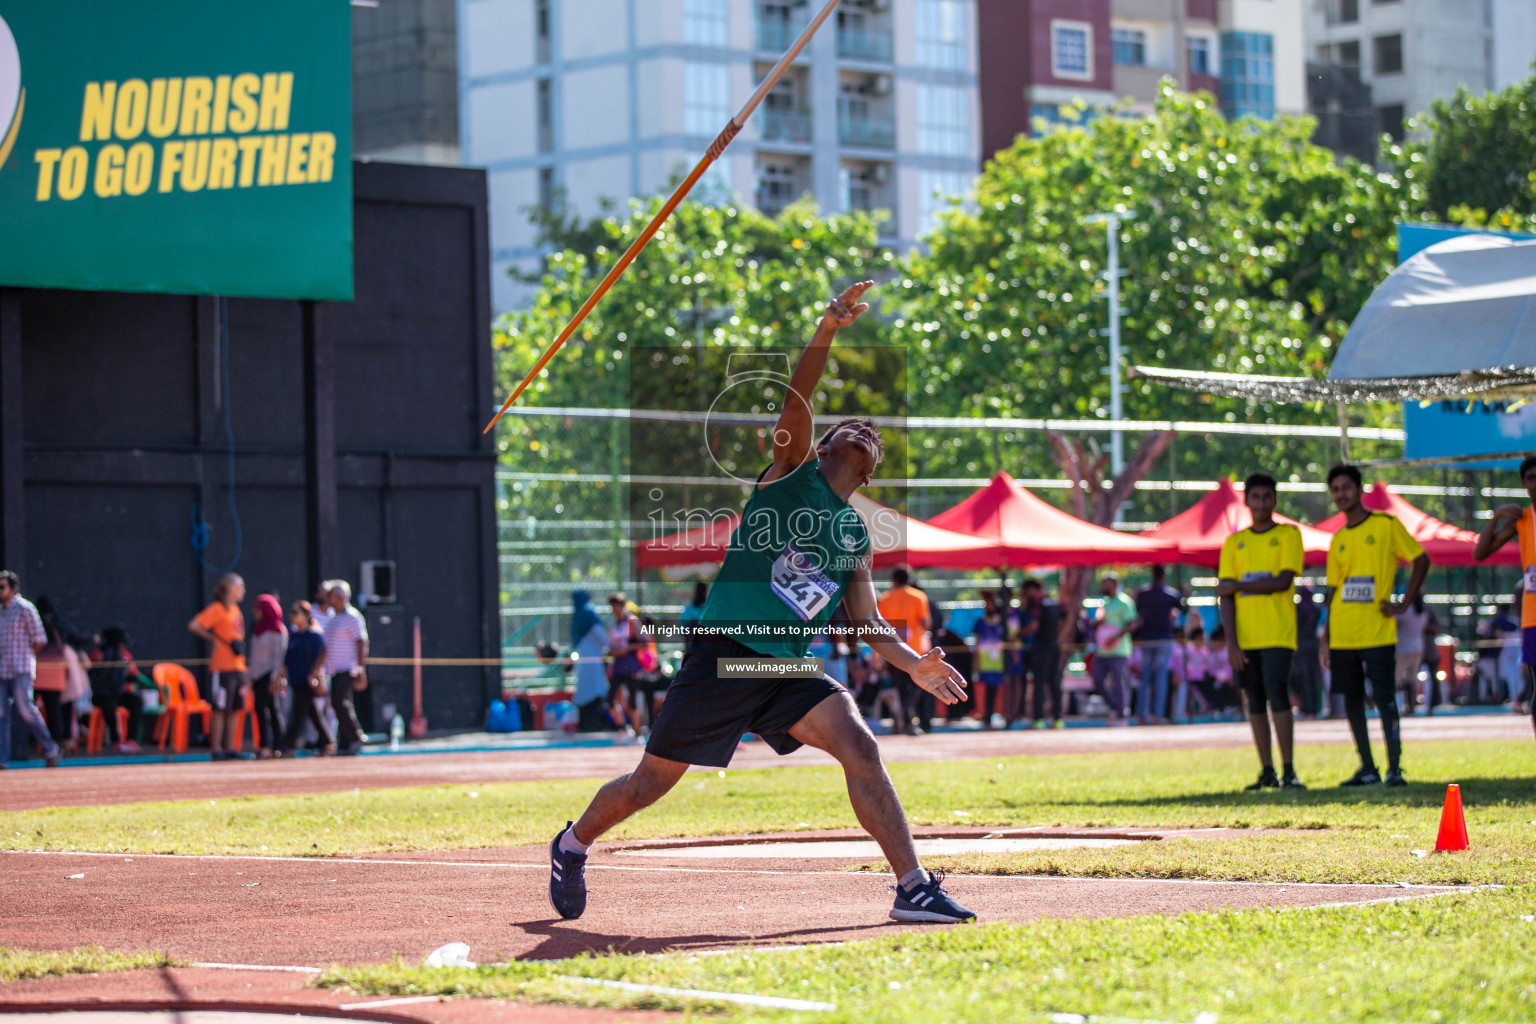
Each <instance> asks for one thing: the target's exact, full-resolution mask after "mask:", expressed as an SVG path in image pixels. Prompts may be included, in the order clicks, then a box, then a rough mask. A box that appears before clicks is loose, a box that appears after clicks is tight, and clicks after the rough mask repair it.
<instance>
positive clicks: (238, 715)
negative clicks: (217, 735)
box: [224, 690, 261, 753]
mask: <svg viewBox="0 0 1536 1024" xmlns="http://www.w3.org/2000/svg"><path fill="white" fill-rule="evenodd" d="M247 719H249V720H250V723H251V746H253V747H255V748H256V749H257V750H260V749H261V725H260V724H259V723H258V722H257V720H256V694H254V693H252V692H251V691H250V690H246V691H245V700H243V701H241V702H240V706H239V707H238V708H236V709H235V710H233V711H231V712H230V713H229V724H228V725H226V726H224V749H226V750H233V751H234V752H235V753H239V752H240V749H241V748H242V747H244V746H245V723H246V720H247Z"/></svg>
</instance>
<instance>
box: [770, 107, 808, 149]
mask: <svg viewBox="0 0 1536 1024" xmlns="http://www.w3.org/2000/svg"><path fill="white" fill-rule="evenodd" d="M762 132H763V141H764V142H810V141H811V112H810V111H808V110H765V111H763V120H762Z"/></svg>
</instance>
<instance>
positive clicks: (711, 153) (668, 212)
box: [482, 0, 838, 434]
mask: <svg viewBox="0 0 1536 1024" xmlns="http://www.w3.org/2000/svg"><path fill="white" fill-rule="evenodd" d="M837 5H838V0H827V5H826V6H825V7H823V8H822V9H821V13H820V14H818V15H816V17H815V18H814V19H813V20H812V21H811V23H810V24H809V25H807V26H806V27H805V31H804V32H802V33H800V38H799V39H796V40H795V45H794V46H791V47H790V48H789V50H788V52H786V53H785V54H784V56H783V57H781V58H780V59H779V62H778V63H777V64H775V65H774V66H773V70H772V71H770V72H768V77H767V78H765V79H763V82H762V84H761V85H759V86H758V87H757V91H756V92H754V93H753V94H752V98H751V99H749V100H747V105H746V106H744V107H742V108H741V111H740V112H739V113H738V114H737V115H736V116H735V117H733V118H731V119H730V121H728V122H727V123H726V125H725V128H724V129H722V130H721V132H720V134H719V135H718V136H717V137H716V138H715V141H714V142H712V143H710V146H709V149H708V150H707V151H706V152H705V153H704V157H703V159H701V160H700V161H699V163H698V166H696V167H695V168H694V169H693V173H692V174H690V175H688V177H686V178H684V179H683V183H682V184H681V185H679V186H677V191H676V192H673V193H672V198H670V199H668V200H667V201H666V204H665V205H664V206H662V208H661V209H660V210H658V211H657V212H656V216H655V217H652V218H651V222H650V223H649V224H647V225H646V227H645V230H644V231H642V232H640V237H639V238H636V239H635V240H634V243H633V244H631V245H630V247H629V249H628V250H627V251H626V252H625V253H624V255H623V256H621V257H620V258H619V262H617V263H615V264H614V265H613V269H612V270H610V271H608V276H607V277H605V278H603V282H602V284H600V285H598V286H597V290H595V291H594V292H593V293H592V294H591V295H590V296H588V298H587V301H586V302H584V303H582V304H581V308H580V309H578V310H577V311H576V315H575V316H574V317H572V318H571V322H570V323H568V324H566V325H565V330H563V331H561V332H560V336H559V337H557V338H556V339H555V340H554V343H553V344H552V345H550V346H549V348H547V349H545V350H544V354H543V355H542V356H540V357H539V361H538V362H537V363H535V364H534V366H533V369H531V370H529V371H528V376H526V377H524V378H523V382H522V383H521V384H519V385H518V386H517V388H516V389H515V390H514V391H513V392H512V396H511V397H510V398H508V399H507V400H506V401H505V402H503V403H501V408H500V409H498V410H497V411H496V415H495V416H492V417H491V422H489V423H487V424H486V425H485V430H483V431H482V433H487V434H488V433H490V430H491V428H492V427H494V426H495V425H496V421H497V420H499V419H501V416H502V413H504V412H506V411H507V410H508V409H510V408H511V407H512V403H513V402H515V401H517V398H518V396H519V395H521V394H522V393H523V391H524V390H525V389H526V388H527V387H528V385H529V384H531V383H533V378H535V377H537V376H538V375H539V371H540V370H542V369H544V367H545V365H547V364H548V363H549V361H550V359H551V358H553V357H554V354H555V353H556V352H558V351H560V346H562V345H564V344H565V343H566V342H567V341H568V340H569V339H570V337H571V335H572V334H575V333H576V328H578V327H580V326H581V322H582V321H583V320H585V319H586V318H587V314H588V313H590V312H592V308H593V307H594V306H596V305H597V304H598V302H599V301H601V300H602V297H603V296H604V295H606V294H608V289H609V288H612V287H613V283H614V282H615V281H617V280H618V279H619V278H620V277H621V276H623V274H624V271H625V270H626V269H627V268H628V267H629V265H630V264H631V263H633V262H634V261H635V257H636V256H639V255H640V250H642V249H644V248H645V247H646V244H647V243H649V242H650V240H651V238H652V237H653V236H654V235H655V234H656V232H657V231H659V230H661V226H662V224H664V223H666V220H667V218H668V217H670V216H672V211H673V210H675V209H677V207H678V204H679V203H681V202H682V201H683V199H684V198H685V197H686V196H687V195H688V193H689V192H690V191H692V190H693V186H694V185H695V184H697V183H698V180H699V179H700V178H702V177H703V176H704V172H705V171H707V170H709V168H710V165H711V164H713V163H714V162H715V161H716V160H718V159H720V155H721V154H722V153H724V152H725V147H727V146H729V145H730V144H731V140H732V139H734V138H735V137H736V133H737V132H739V131H741V129H742V127H743V126H744V125H746V123H747V119H748V118H749V117H751V116H752V112H753V111H754V110H756V109H757V107H758V104H760V103H762V102H763V98H764V97H765V96H767V95H768V92H769V90H771V89H772V88H773V87H774V86H775V85H776V84H778V81H779V79H780V78H783V77H784V72H786V71H788V70H789V66H790V65H791V64H793V63H794V62H795V58H796V57H798V56H800V51H801V50H803V49H805V47H806V44H808V43H809V42H810V41H811V37H812V36H814V35H815V34H816V30H817V29H819V28H821V25H822V23H823V22H824V21H826V20H827V18H829V17H831V15H832V12H833V11H834V10H836V9H837Z"/></svg>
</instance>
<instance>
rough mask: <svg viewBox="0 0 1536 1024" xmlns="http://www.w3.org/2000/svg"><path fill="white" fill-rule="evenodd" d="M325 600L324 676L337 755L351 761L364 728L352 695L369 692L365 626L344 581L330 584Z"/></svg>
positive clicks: (361, 741)
mask: <svg viewBox="0 0 1536 1024" xmlns="http://www.w3.org/2000/svg"><path fill="white" fill-rule="evenodd" d="M326 600H327V602H328V603H329V610H328V613H327V615H326V617H325V621H324V623H323V624H322V628H324V630H325V673H326V675H327V676H328V677H329V679H330V687H331V707H332V708H334V709H335V711H336V746H337V753H338V754H342V755H345V756H348V757H352V756H355V755H356V754H357V752H358V751H360V750H362V749H363V738H364V737H363V727H362V725H361V723H359V722H358V720H357V706H356V703H355V698H354V696H353V694H354V693H361V692H362V691H364V690H366V689H368V623H367V622H365V621H364V620H363V613H362V612H360V611H358V610H357V609H356V608H355V607H353V605H352V588H351V586H349V585H348V584H347V582H346V581H345V580H332V581H331V588H330V592H329V594H328V595H327V596H326Z"/></svg>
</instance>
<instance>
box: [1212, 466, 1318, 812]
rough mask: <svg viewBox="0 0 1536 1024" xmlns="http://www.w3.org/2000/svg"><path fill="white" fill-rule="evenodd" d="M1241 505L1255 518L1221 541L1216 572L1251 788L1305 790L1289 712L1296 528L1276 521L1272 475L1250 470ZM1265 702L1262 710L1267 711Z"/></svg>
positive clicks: (1297, 561)
mask: <svg viewBox="0 0 1536 1024" xmlns="http://www.w3.org/2000/svg"><path fill="white" fill-rule="evenodd" d="M1243 504H1245V505H1247V506H1248V511H1250V512H1251V513H1253V525H1252V526H1250V527H1249V528H1248V529H1246V530H1239V531H1237V532H1236V533H1234V534H1232V536H1230V537H1228V538H1227V539H1226V541H1225V542H1224V543H1223V544H1222V545H1221V562H1220V567H1219V568H1218V569H1217V571H1216V574H1217V576H1219V577H1220V579H1221V582H1220V583H1219V584H1218V585H1217V587H1216V594H1217V596H1218V597H1219V598H1220V599H1221V619H1222V623H1223V624H1224V625H1225V626H1226V634H1227V663H1228V664H1230V665H1231V666H1232V676H1233V678H1234V679H1235V680H1236V682H1237V684H1238V687H1239V688H1240V689H1241V690H1242V691H1243V694H1244V695H1245V696H1246V697H1247V699H1248V724H1249V725H1250V726H1251V727H1252V729H1253V744H1254V746H1255V747H1256V748H1258V751H1259V764H1260V766H1261V770H1260V772H1259V779H1258V781H1257V782H1255V783H1254V784H1253V785H1251V786H1249V787H1247V788H1248V789H1250V790H1256V789H1276V788H1279V787H1281V786H1284V787H1286V788H1287V789H1306V788H1307V787H1306V786H1305V785H1303V784H1302V781H1301V779H1300V778H1298V777H1297V775H1296V767H1295V765H1293V764H1292V763H1291V757H1292V754H1291V751H1292V749H1293V745H1294V736H1295V727H1296V726H1295V719H1294V717H1293V716H1292V714H1291V695H1290V680H1291V659H1292V658H1293V657H1294V656H1295V654H1296V576H1297V574H1298V573H1300V572H1301V561H1302V545H1301V531H1300V530H1299V529H1297V528H1296V527H1295V526H1292V525H1290V524H1289V523H1277V522H1275V478H1274V477H1272V476H1270V475H1269V474H1268V473H1252V474H1250V475H1249V477H1248V479H1247V480H1245V481H1243ZM1266 705H1267V712H1268V713H1267V714H1266ZM1271 721H1273V722H1274V726H1275V738H1276V739H1277V740H1279V742H1280V761H1281V765H1282V766H1283V772H1284V774H1283V775H1276V774H1275V762H1274V755H1273V753H1271V751H1270V746H1269V726H1270V722H1271Z"/></svg>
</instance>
